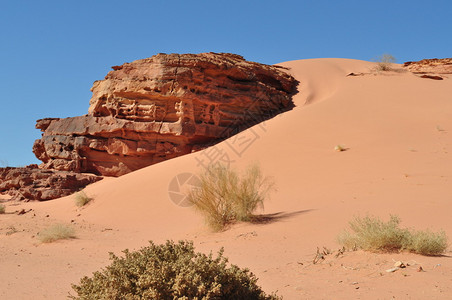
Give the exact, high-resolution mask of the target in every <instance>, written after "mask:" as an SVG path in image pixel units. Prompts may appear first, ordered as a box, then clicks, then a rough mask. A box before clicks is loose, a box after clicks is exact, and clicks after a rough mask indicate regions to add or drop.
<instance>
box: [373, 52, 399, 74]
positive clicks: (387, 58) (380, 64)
mask: <svg viewBox="0 0 452 300" xmlns="http://www.w3.org/2000/svg"><path fill="white" fill-rule="evenodd" d="M375 61H376V63H377V66H376V68H375V70H376V71H392V70H393V67H392V64H393V63H395V62H396V59H395V57H394V56H392V55H391V54H383V55H381V56H379V57H378V58H377V59H376V60H375Z"/></svg>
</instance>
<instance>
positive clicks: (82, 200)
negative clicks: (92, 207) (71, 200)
mask: <svg viewBox="0 0 452 300" xmlns="http://www.w3.org/2000/svg"><path fill="white" fill-rule="evenodd" d="M92 200H93V198H91V197H88V195H86V193H85V192H84V191H80V192H78V193H77V194H75V205H76V206H78V207H82V206H85V205H86V204H88V203H89V202H91V201H92Z"/></svg>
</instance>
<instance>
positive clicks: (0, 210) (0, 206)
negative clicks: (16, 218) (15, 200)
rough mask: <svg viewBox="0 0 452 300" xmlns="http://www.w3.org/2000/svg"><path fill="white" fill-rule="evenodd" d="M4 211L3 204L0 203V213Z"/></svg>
mask: <svg viewBox="0 0 452 300" xmlns="http://www.w3.org/2000/svg"><path fill="white" fill-rule="evenodd" d="M4 213H5V206H4V205H3V204H0V215H1V214H4Z"/></svg>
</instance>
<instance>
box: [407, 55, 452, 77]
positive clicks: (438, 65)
mask: <svg viewBox="0 0 452 300" xmlns="http://www.w3.org/2000/svg"><path fill="white" fill-rule="evenodd" d="M403 67H404V68H405V69H407V70H409V71H410V72H412V73H414V74H424V75H423V76H421V77H422V78H430V79H436V80H441V79H443V76H441V75H445V74H452V58H441V59H438V58H434V59H423V60H420V61H415V62H413V61H409V62H406V63H404V64H403ZM438 75H440V76H438Z"/></svg>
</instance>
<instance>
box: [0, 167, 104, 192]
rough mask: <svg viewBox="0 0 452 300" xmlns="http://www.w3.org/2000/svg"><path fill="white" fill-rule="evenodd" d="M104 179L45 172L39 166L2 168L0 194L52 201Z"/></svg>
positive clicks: (78, 174)
mask: <svg viewBox="0 0 452 300" xmlns="http://www.w3.org/2000/svg"><path fill="white" fill-rule="evenodd" d="M100 179H102V177H100V176H96V175H93V174H80V173H74V172H67V171H56V170H45V169H40V168H38V166H37V165H29V166H27V167H24V168H12V167H6V168H0V193H2V194H8V195H10V196H11V198H12V199H13V200H50V199H55V198H59V197H64V196H67V195H70V194H72V193H74V192H76V191H79V190H80V189H82V188H84V187H85V186H87V185H88V184H91V183H93V182H96V181H98V180H100Z"/></svg>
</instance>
